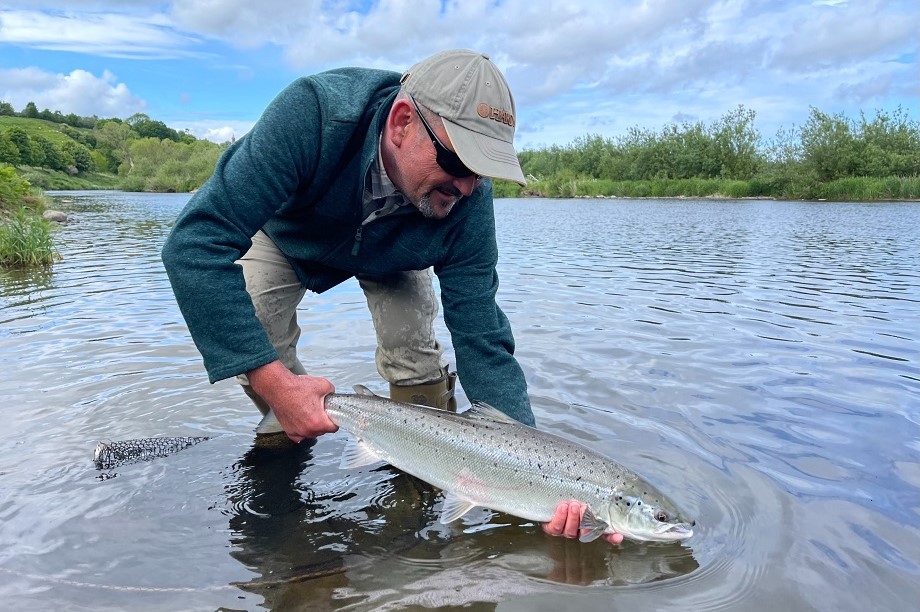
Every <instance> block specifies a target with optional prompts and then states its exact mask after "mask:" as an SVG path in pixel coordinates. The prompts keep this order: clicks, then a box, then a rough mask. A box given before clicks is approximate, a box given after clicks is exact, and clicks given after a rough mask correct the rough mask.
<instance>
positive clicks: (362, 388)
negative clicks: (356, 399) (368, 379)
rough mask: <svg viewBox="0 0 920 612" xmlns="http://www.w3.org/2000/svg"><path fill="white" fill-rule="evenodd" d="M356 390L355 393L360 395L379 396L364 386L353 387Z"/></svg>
mask: <svg viewBox="0 0 920 612" xmlns="http://www.w3.org/2000/svg"><path fill="white" fill-rule="evenodd" d="M352 389H354V390H355V393H357V394H358V395H367V396H369V397H377V394H376V393H374V392H373V391H371V390H370V389H368V388H367V387H365V386H364V385H355V386H354V387H352Z"/></svg>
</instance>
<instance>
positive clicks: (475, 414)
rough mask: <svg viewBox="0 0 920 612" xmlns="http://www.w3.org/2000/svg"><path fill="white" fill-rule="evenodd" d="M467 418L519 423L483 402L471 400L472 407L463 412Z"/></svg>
mask: <svg viewBox="0 0 920 612" xmlns="http://www.w3.org/2000/svg"><path fill="white" fill-rule="evenodd" d="M463 416H464V417H466V418H468V419H477V420H480V421H496V422H498V423H516V424H518V425H520V424H521V423H520V422H518V421H515V420H514V419H512V418H511V417H510V416H508V415H507V414H505V413H504V412H502V411H501V410H499V409H498V408H496V407H494V406H491V405H489V404H487V403H485V402H473V407H472V408H470V409H469V410H467V411H466V412H464V413H463Z"/></svg>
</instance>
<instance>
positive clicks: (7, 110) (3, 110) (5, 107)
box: [0, 100, 16, 117]
mask: <svg viewBox="0 0 920 612" xmlns="http://www.w3.org/2000/svg"><path fill="white" fill-rule="evenodd" d="M15 114H16V111H15V110H13V105H12V104H10V103H9V102H4V101H3V100H0V115H5V116H7V117H12V116H14V115H15Z"/></svg>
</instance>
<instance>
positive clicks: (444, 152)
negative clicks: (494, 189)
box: [409, 97, 482, 179]
mask: <svg viewBox="0 0 920 612" xmlns="http://www.w3.org/2000/svg"><path fill="white" fill-rule="evenodd" d="M409 99H410V100H412V106H414V107H415V112H416V113H418V118H419V119H421V120H422V125H424V126H425V131H426V132H428V137H429V138H431V144H433V145H434V151H435V160H436V161H437V162H438V165H439V166H441V170H443V171H444V172H446V173H447V174H449V175H451V176H455V177H457V178H466V177H468V176H475V177H476V178H477V179H480V178H482V177H481V176H480V175H478V174H476V173H475V172H473V171H472V170H470V169H469V168H467V167H466V165H464V163H463V162H462V161H460V158H459V157H457V154H456V153H454V152H453V151H451V150H450V149H448V148H447V147H445V146H444V145H443V144H442V143H441V141H440V139H439V138H438V137H437V136H435V133H434V132H433V131H432V129H431V126H430V125H428V122H427V121H425V116H424V115H422V111H420V110H419V109H418V104H416V102H415V100H414V99H413V98H411V97H410V98H409Z"/></svg>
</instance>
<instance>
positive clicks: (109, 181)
mask: <svg viewBox="0 0 920 612" xmlns="http://www.w3.org/2000/svg"><path fill="white" fill-rule="evenodd" d="M20 171H21V172H22V175H23V177H24V178H25V179H26V180H27V181H29V183H30V184H31V185H32V186H33V187H35V188H38V189H43V190H45V191H52V190H53V191H63V190H71V189H73V190H84V189H118V188H119V187H118V177H117V176H115V175H114V174H105V173H102V172H81V173H80V174H77V175H73V176H72V175H70V174H67V173H66V172H58V171H56V170H49V169H48V168H22V169H21V170H20Z"/></svg>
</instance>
